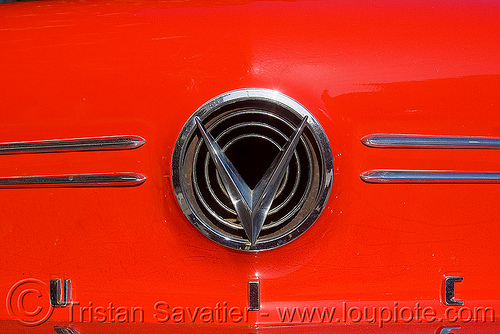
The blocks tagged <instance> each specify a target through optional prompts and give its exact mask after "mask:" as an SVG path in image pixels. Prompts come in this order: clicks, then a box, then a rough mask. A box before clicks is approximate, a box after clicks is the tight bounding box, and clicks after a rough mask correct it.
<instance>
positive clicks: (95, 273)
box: [0, 1, 500, 333]
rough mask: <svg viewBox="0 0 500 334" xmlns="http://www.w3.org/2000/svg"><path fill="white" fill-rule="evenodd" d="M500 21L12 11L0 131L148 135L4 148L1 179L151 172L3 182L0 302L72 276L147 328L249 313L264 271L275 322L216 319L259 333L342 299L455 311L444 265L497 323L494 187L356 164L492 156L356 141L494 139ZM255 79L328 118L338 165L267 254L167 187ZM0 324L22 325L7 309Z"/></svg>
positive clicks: (425, 14) (485, 163)
mask: <svg viewBox="0 0 500 334" xmlns="http://www.w3.org/2000/svg"><path fill="white" fill-rule="evenodd" d="M499 15H500V3H498V2H493V1H474V2H465V1H463V2H455V3H448V2H438V3H436V2H430V1H417V2H409V3H402V2H399V1H382V2H376V3H372V2H370V1H361V2H356V3H352V2H335V1H326V2H325V1H314V2H309V1H299V2H293V1H228V2H224V3H218V2H216V3H213V2H210V1H181V2H156V1H144V2H142V1H140V2H139V1H138V2H133V1H132V2H97V3H96V2H82V3H70V2H59V1H47V2H30V3H14V4H4V5H1V6H0V73H1V75H0V82H1V86H2V90H1V91H0V113H1V115H2V122H1V123H0V142H13V141H26V140H48V139H58V138H78V137H94V136H110V135H138V136H141V137H143V138H144V139H145V140H146V144H145V145H144V146H143V147H140V148H138V149H135V150H130V151H106V152H79V153H50V154H23V155H2V156H0V159H1V163H0V176H25V175H51V174H72V173H75V174H76V173H109V172H137V173H141V174H144V175H146V176H147V181H146V182H145V183H144V184H143V185H141V186H138V187H134V188H80V189H65V188H57V189H0V198H1V200H2V206H1V207H2V209H1V210H0V244H1V245H2V246H1V254H2V255H1V256H0V267H1V268H2V278H1V279H0V297H1V298H3V296H7V294H8V291H9V289H10V288H11V287H12V286H13V285H14V284H15V283H16V282H17V281H19V280H21V279H24V278H31V277H32V278H37V279H40V280H42V281H45V282H47V283H48V281H49V280H50V279H51V278H55V277H63V278H70V279H71V281H72V283H73V297H74V298H73V299H74V300H75V301H79V302H80V305H82V306H81V307H85V306H87V307H88V306H89V302H92V303H93V304H92V305H94V306H104V307H106V306H107V305H108V304H109V303H110V302H112V303H114V305H115V306H118V305H120V306H125V307H128V308H130V307H135V306H138V307H143V308H144V309H145V319H144V321H145V322H152V323H154V322H157V320H158V319H155V318H154V317H153V313H154V312H153V307H154V305H155V303H156V302H158V301H165V302H166V303H168V305H169V307H170V310H172V308H173V307H175V306H179V307H183V308H185V307H190V308H191V309H195V308H196V307H200V308H202V307H205V306H207V307H208V306H209V307H215V305H216V304H217V303H223V302H225V303H227V305H229V306H231V307H233V306H234V307H240V308H241V309H244V308H245V307H246V306H247V303H248V300H247V282H248V281H249V280H255V279H258V280H259V281H260V282H261V311H264V312H269V313H271V316H268V317H266V316H262V315H261V314H259V313H258V312H255V311H251V312H249V316H248V319H245V321H243V320H241V321H239V322H234V323H227V322H226V323H223V324H222V325H228V326H229V325H235V326H247V325H250V324H260V325H266V324H283V323H281V322H280V321H279V317H278V316H277V314H276V307H284V306H291V307H304V306H331V305H337V304H339V303H342V302H344V301H345V302H348V303H354V304H356V305H359V306H360V307H362V306H377V307H378V306H384V305H392V303H394V302H398V303H401V305H406V304H409V305H411V304H414V303H415V302H416V301H419V302H420V303H422V304H425V305H426V306H432V307H434V308H435V309H436V310H437V311H438V312H444V310H445V308H446V307H445V306H444V305H442V304H441V303H440V300H439V299H440V293H441V292H440V288H441V284H442V279H443V275H445V274H448V273H454V274H459V275H461V276H463V277H464V278H465V279H464V281H463V282H462V283H459V284H457V297H458V298H460V299H463V300H465V302H466V305H467V306H470V307H474V306H476V307H478V306H482V307H487V306H491V307H494V308H495V310H496V312H497V313H496V317H498V315H499V314H500V283H499V281H498V278H499V277H500V269H499V266H498V261H497V256H496V255H497V253H498V251H499V247H498V239H499V237H500V224H499V223H500V222H499V217H500V211H499V210H500V209H499V208H500V196H499V195H500V185H494V184H488V185H478V184H475V185H450V184H448V185H436V184H434V185H429V184H427V185H377V184H367V183H364V182H363V181H361V180H360V177H359V175H360V173H362V172H364V171H367V170H370V169H377V168H390V169H444V170H460V171H500V155H499V154H500V153H499V151H497V150H483V149H478V150H432V149H431V150H404V149H373V148H368V147H365V146H364V145H363V144H362V143H361V138H362V137H364V136H365V135H368V134H372V133H410V134H425V135H467V136H472V135H480V136H496V137H500V62H499V61H498V55H499V54H500V43H499V41H500V23H499V20H498V17H499ZM245 87H258V88H269V89H275V90H278V91H280V92H282V93H284V94H286V95H288V96H290V97H292V98H293V99H295V100H297V101H298V102H300V103H301V104H303V105H304V106H305V107H306V108H307V109H308V110H309V111H310V112H311V113H312V114H314V115H315V117H316V118H317V119H318V121H319V122H320V123H321V124H322V126H323V128H324V129H325V132H326V133H327V135H328V137H329V139H330V144H331V147H332V151H333V154H334V163H335V176H334V185H333V189H332V193H331V196H330V200H329V202H328V205H327V206H326V208H325V210H324V212H323V214H322V215H321V217H320V218H319V219H318V221H317V222H316V223H315V224H314V225H313V226H312V227H311V228H310V229H309V230H308V231H307V232H306V233H305V234H304V235H303V236H301V237H300V238H298V239H297V240H295V241H293V242H291V243H290V244H288V245H286V246H283V247H281V248H278V249H275V250H270V251H263V252H258V253H243V252H239V251H234V250H231V249H227V248H224V247H222V246H220V245H218V244H215V243H214V242H212V241H210V240H208V239H207V238H205V237H204V236H203V235H201V234H200V233H199V232H198V231H197V230H196V229H195V228H194V227H193V226H191V224H190V223H189V222H188V221H187V219H186V218H185V217H184V215H183V214H182V212H181V211H180V209H179V207H178V205H177V203H176V200H175V197H174V194H173V190H172V185H171V180H170V162H171V155H172V150H173V146H174V144H175V141H176V139H177V136H178V134H179V132H180V130H181V128H182V126H183V125H184V123H185V122H186V120H187V119H188V118H189V116H190V115H191V114H192V113H193V112H194V111H195V110H196V109H197V108H198V107H199V106H200V105H202V104H203V103H204V102H206V101H207V100H209V99H210V98H212V97H214V96H216V95H219V94H221V93H223V92H226V91H230V90H233V89H238V88H245ZM33 303H35V302H33ZM354 304H353V305H354ZM75 307H76V306H75ZM78 307H80V306H78ZM75 310H77V309H76V308H75ZM75 312H79V311H78V310H77V311H75ZM75 314H76V313H75ZM68 317H69V315H68V308H66V309H56V310H54V312H53V314H52V317H51V319H52V320H59V321H63V322H64V321H68V319H69V318H68ZM0 319H12V316H11V315H9V313H8V312H7V310H6V309H5V308H2V307H0ZM73 320H74V322H78V320H77V319H76V318H75V319H73ZM84 320H85V319H84ZM94 322H95V320H94ZM170 322H171V321H170ZM195 322H196V323H203V321H200V320H199V319H198V320H196V321H195ZM211 324H212V325H213V322H211ZM441 325H442V324H432V326H431V325H428V326H429V327H428V328H432V330H430V331H429V332H432V331H434V330H435V329H437V328H438V327H439V326H441ZM4 326H7V325H4ZM9 326H10V325H9ZM426 326H427V325H426ZM8 328H10V327H8ZM155 328H156V327H155ZM412 328H414V327H412ZM417 328H419V327H417ZM426 328H427V327H426ZM483 328H484V327H483ZM330 329H331V328H330ZM99 331H100V332H101V329H99ZM155 331H156V329H155ZM259 331H260V330H259ZM89 332H92V330H90V331H89ZM398 332H400V331H399V330H398ZM464 333H465V331H464Z"/></svg>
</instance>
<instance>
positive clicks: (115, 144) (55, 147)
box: [0, 136, 146, 154]
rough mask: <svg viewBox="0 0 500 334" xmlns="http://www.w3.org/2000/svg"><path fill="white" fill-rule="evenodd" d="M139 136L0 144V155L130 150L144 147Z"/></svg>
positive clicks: (142, 140)
mask: <svg viewBox="0 0 500 334" xmlns="http://www.w3.org/2000/svg"><path fill="white" fill-rule="evenodd" d="M145 142H146V141H145V140H144V139H143V138H142V137H139V136H108V137H91V138H73V139H54V140H40V141H23V142H12V143H0V154H22V153H47V152H77V151H102V150H131V149H134V148H138V147H140V146H142V145H144V143H145Z"/></svg>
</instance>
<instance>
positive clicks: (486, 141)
mask: <svg viewBox="0 0 500 334" xmlns="http://www.w3.org/2000/svg"><path fill="white" fill-rule="evenodd" d="M361 142H362V143H363V144H365V145H366V146H368V147H375V148H484V149H498V148H500V138H494V137H455V136H428V135H405V134H371V135H368V136H365V137H363V138H362V139H361Z"/></svg>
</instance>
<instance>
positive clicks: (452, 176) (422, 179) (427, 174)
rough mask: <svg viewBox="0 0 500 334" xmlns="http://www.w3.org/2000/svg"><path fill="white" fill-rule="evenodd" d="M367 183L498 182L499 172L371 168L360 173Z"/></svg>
mask: <svg viewBox="0 0 500 334" xmlns="http://www.w3.org/2000/svg"><path fill="white" fill-rule="evenodd" d="M361 179H362V180H363V181H365V182H368V183H500V173H493V172H456V171H427V170H425V171H423V170H379V169H377V170H371V171H367V172H364V173H362V174H361Z"/></svg>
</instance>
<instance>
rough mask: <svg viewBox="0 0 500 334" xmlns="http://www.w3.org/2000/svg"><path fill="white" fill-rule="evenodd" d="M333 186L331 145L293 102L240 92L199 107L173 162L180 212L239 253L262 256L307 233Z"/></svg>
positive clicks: (267, 93)
mask: <svg viewBox="0 0 500 334" xmlns="http://www.w3.org/2000/svg"><path fill="white" fill-rule="evenodd" d="M332 181H333V159H332V152H331V148H330V145H329V143H328V138H327V136H326V134H325V133H324V131H323V129H322V128H321V126H320V125H319V123H318V122H317V121H316V119H315V118H314V117H313V116H312V114H311V113H309V112H308V111H307V110H306V109H305V108H304V107H303V106H302V105H300V104H299V103H297V102H296V101H294V100H292V99H291V98H289V97H287V96H285V95H283V94H281V93H279V92H276V91H272V90H267V89H241V90H235V91H231V92H228V93H225V94H222V95H219V96H217V97H215V98H213V99H212V100H210V101H208V102H207V103H205V104H204V105H202V106H201V107H200V108H199V109H198V110H197V111H196V112H195V113H194V114H193V115H192V116H191V118H189V120H188V121H187V122H186V124H185V125H184V127H183V129H182V131H181V133H180V135H179V138H178V139H177V143H176V145H175V148H174V153H173V157H172V182H173V186H174V191H175V195H176V197H177V201H178V202H179V205H180V207H181V209H182V211H183V212H184V214H185V215H186V217H187V218H188V219H189V221H190V222H191V223H192V224H193V225H194V226H195V227H196V228H197V229H198V230H199V231H200V232H201V233H203V234H204V235H205V236H207V237H208V238H210V239H212V240H214V241H216V242H218V243H219V244H222V245H224V246H227V247H230V248H234V249H239V250H247V251H254V250H265V249H272V248H276V247H279V246H281V245H284V244H286V243H288V242H290V241H292V240H293V239H295V238H296V237H298V236H299V235H301V234H302V233H304V232H305V231H306V230H307V229H308V228H309V227H310V226H311V224H312V223H314V221H315V220H316V219H317V218H318V216H319V214H320V213H321V211H322V210H323V208H324V206H325V205H326V201H327V199H328V196H329V194H330V190H331V187H332Z"/></svg>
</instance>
